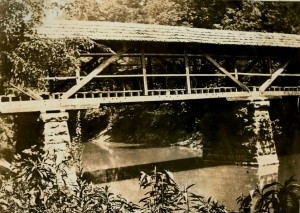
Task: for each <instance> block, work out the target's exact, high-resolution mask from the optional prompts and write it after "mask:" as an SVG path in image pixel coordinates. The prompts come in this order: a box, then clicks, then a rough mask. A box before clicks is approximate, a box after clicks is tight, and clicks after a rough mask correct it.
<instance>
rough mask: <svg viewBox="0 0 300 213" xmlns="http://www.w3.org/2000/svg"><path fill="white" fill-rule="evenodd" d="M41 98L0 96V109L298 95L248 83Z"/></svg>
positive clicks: (299, 90) (55, 108) (294, 91)
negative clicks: (245, 86)
mask: <svg viewBox="0 0 300 213" xmlns="http://www.w3.org/2000/svg"><path fill="white" fill-rule="evenodd" d="M41 95H42V96H43V97H44V100H33V99H32V98H29V97H25V98H24V97H21V96H14V95H2V96H0V112H1V113H16V112H38V111H41V112H44V111H59V110H76V109H88V108H99V106H100V105H101V104H115V103H135V102H153V101H185V100H195V99H212V98H226V99H228V100H256V99H270V98H280V97H282V96H300V87H296V86H295V87H274V86H273V87H269V88H268V90H266V91H265V92H263V93H261V92H259V87H252V88H251V91H250V92H247V91H243V90H242V89H240V88H237V87H214V88H195V89H192V93H191V94H187V92H186V90H184V89H164V90H149V93H148V95H143V94H142V90H127V91H91V92H78V93H76V94H75V95H74V96H73V98H69V99H61V96H62V95H63V93H54V94H52V95H48V94H41Z"/></svg>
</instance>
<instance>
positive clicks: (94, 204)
mask: <svg viewBox="0 0 300 213" xmlns="http://www.w3.org/2000/svg"><path fill="white" fill-rule="evenodd" d="M25 152H26V155H25V156H27V158H26V157H25V156H24V154H23V156H22V157H21V156H20V155H16V159H15V161H14V163H13V167H12V176H11V177H10V178H8V179H5V178H3V177H2V179H1V181H0V184H1V185H0V204H1V205H0V211H1V212H133V211H134V209H136V208H137V207H136V205H134V204H132V203H130V202H128V201H127V200H126V199H124V198H122V197H121V196H115V195H114V194H113V193H111V192H110V190H109V187H107V186H106V187H101V188H97V187H94V186H93V185H92V184H89V183H87V182H85V181H84V180H83V179H82V172H80V173H79V174H78V177H77V183H76V184H75V186H74V187H70V186H67V185H64V184H63V183H61V177H59V175H58V173H60V174H62V179H63V182H64V183H65V180H66V179H68V178H69V177H68V175H67V173H66V172H65V170H64V169H65V168H66V167H64V165H56V164H55V163H53V161H49V153H44V154H42V155H41V151H40V150H36V149H30V150H26V151H25ZM63 164H64V163H63Z"/></svg>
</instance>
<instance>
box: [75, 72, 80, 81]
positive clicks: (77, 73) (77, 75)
mask: <svg viewBox="0 0 300 213" xmlns="http://www.w3.org/2000/svg"><path fill="white" fill-rule="evenodd" d="M79 81H80V70H79V69H77V70H76V84H78V83H79Z"/></svg>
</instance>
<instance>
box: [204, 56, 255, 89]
mask: <svg viewBox="0 0 300 213" xmlns="http://www.w3.org/2000/svg"><path fill="white" fill-rule="evenodd" d="M203 56H204V57H205V58H206V59H207V60H208V61H210V62H211V63H212V64H213V65H215V66H216V67H217V68H218V69H219V70H220V71H221V72H223V73H224V74H225V75H227V76H228V77H229V78H230V79H231V80H233V81H234V82H235V83H236V84H238V85H239V86H240V87H242V88H243V89H244V90H246V91H248V92H250V89H249V88H248V87H247V86H246V85H245V84H243V83H242V82H240V81H239V80H238V79H237V78H236V77H234V76H233V75H232V74H230V72H228V71H227V70H226V69H225V68H224V67H222V66H221V65H220V64H219V63H218V62H217V61H215V60H214V59H213V58H212V57H210V56H209V55H207V54H204V55H203Z"/></svg>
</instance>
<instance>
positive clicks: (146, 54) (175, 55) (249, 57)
mask: <svg viewBox="0 0 300 213" xmlns="http://www.w3.org/2000/svg"><path fill="white" fill-rule="evenodd" d="M113 55H115V54H114V53H81V54H80V56H81V57H94V56H100V57H109V56H113ZM207 55H210V56H219V57H222V58H233V57H236V58H237V59H239V58H240V59H243V60H245V59H264V58H268V57H263V56H252V57H251V56H233V55H222V54H221V55H220V54H218V55H214V54H207ZM140 56H142V53H124V54H123V55H122V57H140ZM145 56H152V57H155V56H166V57H184V56H185V55H184V53H179V54H178V53H145ZM186 56H187V57H204V54H199V53H187V54H186ZM270 58H271V59H277V58H279V57H275V56H274V57H270Z"/></svg>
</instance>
